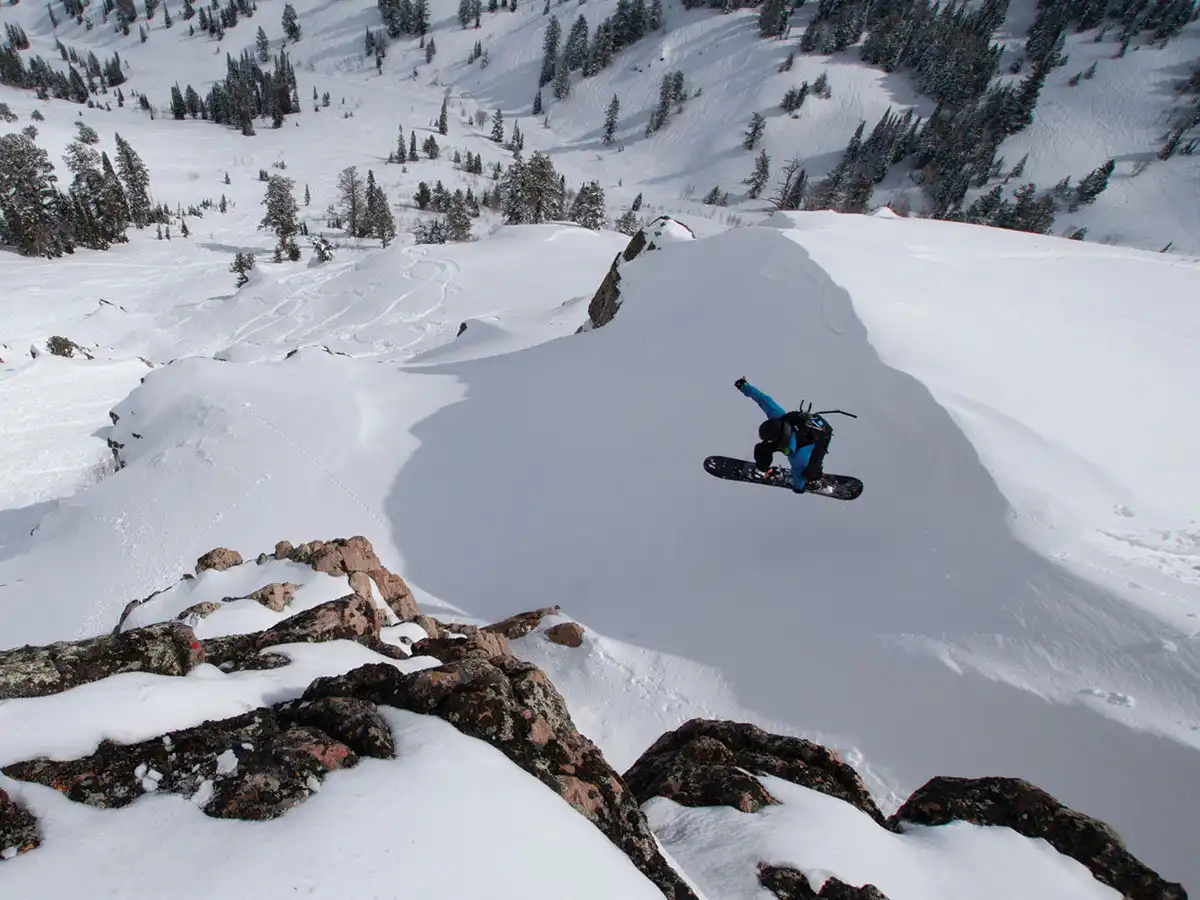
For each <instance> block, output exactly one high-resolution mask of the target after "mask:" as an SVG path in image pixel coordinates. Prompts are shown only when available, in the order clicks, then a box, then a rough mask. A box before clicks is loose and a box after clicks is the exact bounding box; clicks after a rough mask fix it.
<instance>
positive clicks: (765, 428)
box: [758, 416, 792, 450]
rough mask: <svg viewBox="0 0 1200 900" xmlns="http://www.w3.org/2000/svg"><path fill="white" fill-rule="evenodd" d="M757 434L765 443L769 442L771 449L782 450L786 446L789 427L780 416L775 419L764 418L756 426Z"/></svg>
mask: <svg viewBox="0 0 1200 900" xmlns="http://www.w3.org/2000/svg"><path fill="white" fill-rule="evenodd" d="M758 436H759V438H760V439H761V440H762V441H763V443H765V444H769V445H770V446H771V447H772V448H773V449H776V450H784V449H786V447H787V444H788V439H789V438H790V437H791V436H792V435H791V427H790V426H789V425H788V423H787V422H786V421H785V420H784V418H783V417H782V416H780V417H779V418H775V419H766V420H765V421H764V422H763V423H762V424H761V425H759V426H758Z"/></svg>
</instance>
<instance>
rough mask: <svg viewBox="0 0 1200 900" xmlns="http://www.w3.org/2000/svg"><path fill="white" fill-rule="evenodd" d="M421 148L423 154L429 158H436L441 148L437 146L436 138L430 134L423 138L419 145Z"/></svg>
mask: <svg viewBox="0 0 1200 900" xmlns="http://www.w3.org/2000/svg"><path fill="white" fill-rule="evenodd" d="M421 149H422V150H424V151H425V155H426V156H428V157H429V158H430V159H437V158H438V156H439V154H440V153H441V149H440V148H439V147H438V142H437V139H436V138H434V136H433V135H432V134H431V135H430V136H429V137H427V138H425V142H424V143H423V144H422V145H421Z"/></svg>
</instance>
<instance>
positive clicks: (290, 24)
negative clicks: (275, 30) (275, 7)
mask: <svg viewBox="0 0 1200 900" xmlns="http://www.w3.org/2000/svg"><path fill="white" fill-rule="evenodd" d="M282 23H283V33H284V34H285V35H286V36H287V39H288V40H289V41H291V42H292V43H293V44H294V43H296V41H298V40H300V35H301V30H300V22H299V20H298V19H297V18H296V7H294V6H292V4H290V3H286V4H284V7H283V18H282Z"/></svg>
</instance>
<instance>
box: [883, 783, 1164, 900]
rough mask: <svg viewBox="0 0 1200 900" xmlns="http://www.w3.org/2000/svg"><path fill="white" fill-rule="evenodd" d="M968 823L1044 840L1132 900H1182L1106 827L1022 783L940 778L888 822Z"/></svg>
mask: <svg viewBox="0 0 1200 900" xmlns="http://www.w3.org/2000/svg"><path fill="white" fill-rule="evenodd" d="M954 821H963V822H971V823H973V824H975V825H998V826H1002V827H1005V828H1011V829H1012V830H1013V831H1016V832H1018V833H1019V834H1023V835H1025V836H1026V837H1030V838H1042V839H1043V840H1045V841H1046V842H1047V843H1049V844H1050V846H1052V847H1054V849H1056V850H1057V851H1058V852H1059V853H1062V854H1063V855H1065V856H1069V857H1071V858H1072V859H1074V860H1077V861H1078V862H1080V863H1082V864H1083V865H1084V866H1086V867H1087V868H1088V869H1089V870H1090V871H1091V873H1092V874H1093V875H1094V876H1095V877H1096V880H1097V881H1101V882H1103V883H1104V884H1107V885H1108V886H1109V887H1112V888H1114V889H1115V890H1118V891H1120V892H1121V894H1122V895H1123V896H1125V897H1128V898H1130V900H1183V898H1186V897H1187V893H1186V891H1184V889H1183V887H1182V886H1181V885H1179V884H1176V883H1174V882H1170V881H1165V880H1164V879H1162V878H1161V877H1159V875H1158V873H1156V872H1155V871H1154V870H1152V869H1150V868H1148V867H1147V866H1145V865H1143V864H1142V862H1141V861H1140V860H1138V859H1137V858H1136V857H1135V856H1134V855H1133V854H1131V853H1130V852H1129V851H1128V850H1126V849H1125V844H1124V842H1123V841H1122V840H1121V838H1120V837H1119V836H1118V835H1117V833H1116V832H1115V831H1113V829H1112V828H1111V827H1109V826H1108V825H1106V824H1105V823H1104V822H1101V821H1099V820H1097V819H1093V818H1091V817H1090V816H1085V815H1084V814H1083V813H1079V812H1076V811H1075V810H1073V809H1070V808H1068V807H1066V806H1064V805H1063V804H1061V803H1059V802H1058V801H1057V800H1056V799H1054V797H1052V796H1050V794H1048V793H1046V792H1045V791H1043V790H1042V789H1041V788H1039V787H1036V786H1035V785H1032V784H1030V783H1029V782H1027V781H1022V780H1021V779H1019V778H999V777H995V778H951V777H945V776H939V777H937V778H933V779H930V780H929V781H928V782H926V783H925V784H924V785H923V786H921V787H920V788H918V789H917V790H916V791H915V792H914V793H913V795H912V796H911V797H909V798H908V800H906V801H905V802H904V805H903V806H901V807H900V809H898V810H897V811H896V813H895V814H894V815H893V816H892V817H891V818H890V819H889V820H888V823H889V825H890V826H891V827H893V828H895V829H896V830H899V829H900V828H901V827H902V826H903V825H904V823H907V822H911V823H913V824H915V825H945V824H947V823H948V822H954Z"/></svg>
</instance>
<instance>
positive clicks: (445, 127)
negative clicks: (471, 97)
mask: <svg viewBox="0 0 1200 900" xmlns="http://www.w3.org/2000/svg"><path fill="white" fill-rule="evenodd" d="M449 104H450V98H449V97H443V98H442V111H441V113H439V114H438V133H439V134H445V133H446V132H447V131H449V130H450V106H449Z"/></svg>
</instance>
